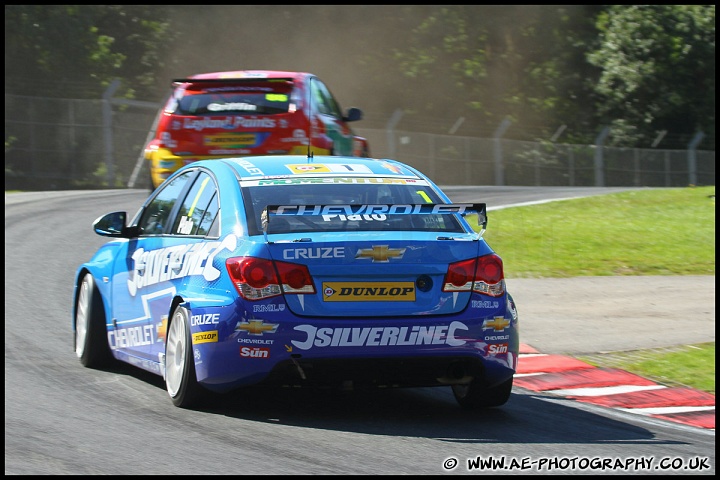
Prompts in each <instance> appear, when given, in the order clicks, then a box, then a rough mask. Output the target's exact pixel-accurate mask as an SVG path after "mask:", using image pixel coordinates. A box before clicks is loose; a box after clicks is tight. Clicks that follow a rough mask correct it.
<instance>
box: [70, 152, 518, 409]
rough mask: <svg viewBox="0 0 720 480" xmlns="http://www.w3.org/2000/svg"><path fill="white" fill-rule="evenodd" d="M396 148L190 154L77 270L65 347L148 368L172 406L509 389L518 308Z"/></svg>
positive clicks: (479, 228) (454, 212)
mask: <svg viewBox="0 0 720 480" xmlns="http://www.w3.org/2000/svg"><path fill="white" fill-rule="evenodd" d="M486 215H487V214H486V206H485V204H483V203H477V204H453V203H452V202H451V201H450V199H449V198H448V197H447V196H446V195H445V194H444V193H443V192H442V191H441V190H440V189H439V188H438V186H437V185H435V184H434V183H433V182H432V181H431V180H430V179H429V178H428V177H427V176H425V175H423V174H422V173H420V172H418V171H417V170H416V169H414V168H412V167H410V166H408V165H405V164H403V163H400V162H397V161H394V160H387V159H372V158H358V157H339V156H316V157H313V156H312V155H309V156H304V155H298V156H295V155H291V156H288V155H282V156H262V157H238V158H224V159H216V160H205V161H198V162H195V163H192V164H189V165H187V166H185V167H183V168H181V169H180V170H178V171H177V172H175V173H174V174H173V175H172V176H171V177H169V178H168V179H167V180H166V181H165V182H164V183H163V184H162V185H160V186H159V187H158V188H157V189H156V190H155V191H154V192H153V193H152V195H151V196H150V197H149V198H148V199H147V200H146V201H145V203H144V204H143V205H142V207H140V209H139V210H138V212H137V213H136V215H135V216H134V218H132V219H129V221H128V216H127V214H126V213H125V212H113V213H109V214H107V215H105V216H102V217H100V218H98V219H97V220H96V221H95V223H94V225H93V227H94V230H95V233H97V234H98V235H103V236H106V237H112V240H111V241H109V242H108V243H107V244H105V245H104V246H102V247H101V248H100V249H99V250H98V251H97V253H96V254H95V255H94V256H93V257H92V259H91V260H90V261H89V262H87V263H85V264H83V265H81V266H80V267H79V268H78V269H77V273H76V278H75V290H74V298H73V325H72V327H73V332H74V346H75V352H76V354H77V356H78V358H79V359H80V362H81V363H82V364H83V365H84V366H86V367H90V368H105V367H108V366H110V365H111V363H112V362H115V361H118V360H119V361H123V362H127V363H129V364H132V365H135V366H137V367H140V368H142V369H145V370H147V371H150V372H153V373H155V374H157V375H161V376H162V377H163V378H164V380H165V384H166V387H167V391H168V393H169V395H170V398H171V400H172V402H173V404H174V405H176V406H178V407H183V408H187V407H193V406H197V405H200V404H201V402H203V401H205V402H207V401H209V400H210V398H211V397H212V393H213V392H214V393H223V392H228V391H230V390H234V389H237V388H240V387H246V386H252V385H261V384H263V385H280V386H311V387H314V386H338V387H342V388H349V387H355V388H363V387H381V386H383V387H427V386H449V387H451V388H452V391H453V393H454V395H455V398H456V399H457V401H458V403H459V404H460V405H461V406H463V407H467V408H477V407H494V406H500V405H503V404H505V403H506V402H507V400H508V398H509V397H510V394H511V390H512V384H513V375H514V373H515V370H516V368H517V362H518V350H519V338H518V315H517V311H516V308H515V304H514V302H513V299H512V297H511V296H510V294H509V293H508V292H507V290H506V288H505V280H504V271H503V263H502V260H501V258H500V257H499V256H498V255H497V254H495V252H494V251H493V250H492V249H491V248H490V246H489V245H488V244H487V243H486V242H485V240H484V239H483V238H482V234H483V233H484V231H485V227H486V225H487V216H486Z"/></svg>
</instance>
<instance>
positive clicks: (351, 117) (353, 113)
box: [343, 107, 363, 122]
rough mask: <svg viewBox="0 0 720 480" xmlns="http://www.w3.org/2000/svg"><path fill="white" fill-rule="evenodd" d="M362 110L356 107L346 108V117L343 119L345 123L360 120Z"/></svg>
mask: <svg viewBox="0 0 720 480" xmlns="http://www.w3.org/2000/svg"><path fill="white" fill-rule="evenodd" d="M362 115H363V114H362V110H360V109H359V108H356V107H350V108H348V111H347V115H345V116H344V117H343V120H345V121H346V122H356V121H358V120H362Z"/></svg>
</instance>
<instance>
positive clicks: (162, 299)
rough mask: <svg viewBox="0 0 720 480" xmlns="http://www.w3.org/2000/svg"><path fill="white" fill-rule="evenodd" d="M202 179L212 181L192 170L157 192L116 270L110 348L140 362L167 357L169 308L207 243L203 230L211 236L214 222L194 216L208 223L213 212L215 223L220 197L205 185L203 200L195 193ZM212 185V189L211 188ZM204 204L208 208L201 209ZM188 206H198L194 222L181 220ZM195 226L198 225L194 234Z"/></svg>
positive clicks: (192, 218) (141, 218)
mask: <svg viewBox="0 0 720 480" xmlns="http://www.w3.org/2000/svg"><path fill="white" fill-rule="evenodd" d="M203 175H204V177H203ZM200 177H203V178H202V180H207V179H209V176H208V175H207V174H202V175H201V173H200V172H199V171H198V170H196V169H192V170H188V171H186V172H184V173H182V174H180V175H178V176H176V177H174V178H173V179H171V180H168V181H167V182H165V183H164V184H163V185H162V186H161V187H160V188H159V189H158V191H157V192H156V194H155V196H154V197H153V198H152V199H151V200H150V201H149V202H148V203H147V205H146V206H145V207H144V209H143V210H142V212H141V213H140V216H139V217H138V218H137V219H136V225H137V226H138V227H139V232H140V234H139V236H138V237H137V238H133V239H130V240H129V241H128V242H127V243H126V246H127V250H126V252H125V253H124V255H122V256H120V260H119V261H118V262H117V264H116V267H115V271H114V275H113V281H112V285H113V287H112V289H113V292H112V310H113V321H112V323H113V325H112V327H113V331H112V332H111V335H110V336H111V340H112V341H111V346H112V347H113V348H114V349H121V350H122V351H123V352H125V353H126V354H128V355H129V356H131V357H134V358H136V359H137V360H138V361H142V360H152V361H156V362H157V361H158V353H163V352H164V344H165V328H166V326H167V319H168V314H169V309H170V304H171V302H172V299H173V297H174V296H175V294H176V293H177V292H178V290H179V289H180V288H181V286H182V283H183V281H184V280H185V278H186V277H187V272H188V266H189V262H190V261H191V260H192V259H193V258H194V255H193V252H194V251H196V250H197V247H196V245H195V244H198V243H200V242H202V241H203V238H204V236H203V235H199V234H198V231H199V230H200V224H202V225H203V229H207V230H210V226H208V223H207V222H209V221H211V220H208V219H204V220H203V219H202V218H201V219H199V220H198V219H196V218H195V216H194V215H197V214H199V213H202V214H203V217H204V214H205V213H206V212H208V211H210V213H208V215H212V216H213V220H214V215H216V214H217V208H216V207H215V208H214V209H213V207H212V201H211V199H212V198H213V197H216V196H217V195H216V192H215V184H214V182H211V181H210V180H207V181H205V183H204V186H205V189H203V192H200V195H199V194H198V192H197V190H196V189H197V188H199V185H200V184H198V183H197V181H198V179H200ZM202 180H201V183H202ZM208 183H211V184H212V185H211V186H210V187H208ZM208 192H212V195H210V198H208V197H206V195H207V193H208ZM193 194H194V195H195V197H193V198H191V195H193ZM198 197H200V198H198ZM193 201H194V203H193ZM201 201H205V203H204V204H202V205H200V202H201ZM188 202H189V203H190V205H194V208H193V209H191V211H192V213H191V215H190V218H189V219H188V216H187V214H185V216H184V217H183V218H181V217H180V213H181V212H185V213H187V209H185V210H184V208H186V206H187V205H188ZM201 210H202V212H201ZM212 210H214V213H212ZM195 221H197V222H198V223H197V225H195V227H194V228H193V227H192V226H191V224H193V222H195ZM203 231H204V230H203Z"/></svg>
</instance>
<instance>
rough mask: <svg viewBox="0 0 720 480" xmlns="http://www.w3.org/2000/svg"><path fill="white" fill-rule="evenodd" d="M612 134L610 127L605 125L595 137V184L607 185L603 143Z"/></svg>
mask: <svg viewBox="0 0 720 480" xmlns="http://www.w3.org/2000/svg"><path fill="white" fill-rule="evenodd" d="M609 134H610V127H604V128H603V129H602V130H601V131H600V133H599V134H598V136H597V138H596V139H595V186H596V187H604V186H605V166H604V165H603V143H605V139H606V138H607V136H608V135H609Z"/></svg>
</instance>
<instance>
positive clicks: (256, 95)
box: [174, 91, 292, 115]
mask: <svg viewBox="0 0 720 480" xmlns="http://www.w3.org/2000/svg"><path fill="white" fill-rule="evenodd" d="M291 104H292V101H291V99H290V94H288V93H281V92H253V91H248V92H221V93H220V92H217V93H190V92H188V93H187V94H186V95H185V96H183V97H182V98H181V99H180V100H179V101H178V103H177V107H176V109H175V112H174V113H176V114H179V115H227V114H235V115H249V114H252V115H273V114H278V113H287V112H289V111H290V110H291V108H292V107H291Z"/></svg>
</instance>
